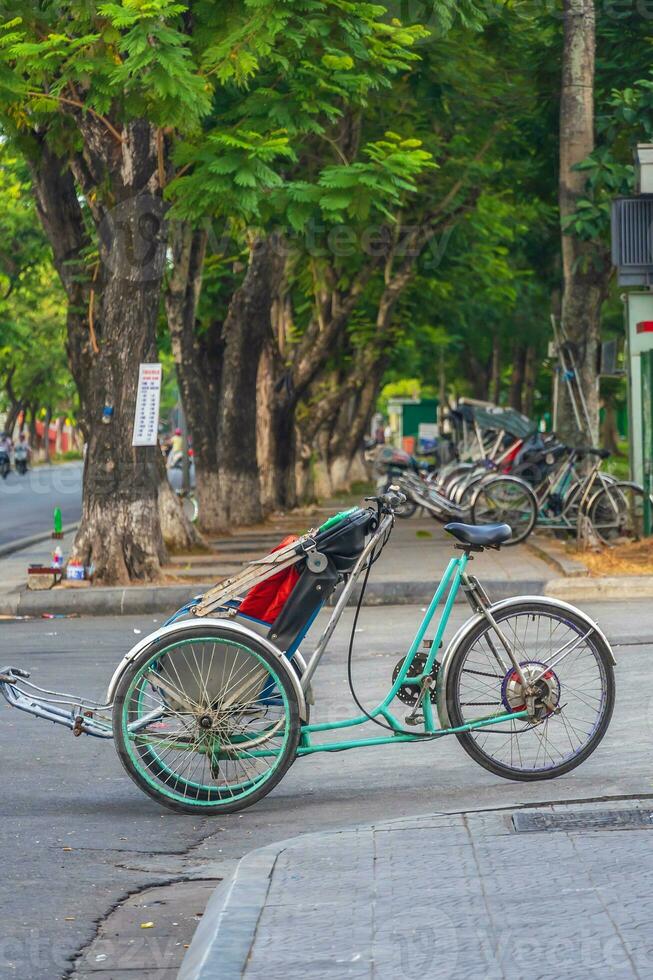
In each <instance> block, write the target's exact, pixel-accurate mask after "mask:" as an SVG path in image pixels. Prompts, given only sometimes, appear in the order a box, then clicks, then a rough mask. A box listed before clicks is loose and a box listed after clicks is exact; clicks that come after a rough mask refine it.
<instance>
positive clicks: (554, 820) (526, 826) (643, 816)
mask: <svg viewBox="0 0 653 980" xmlns="http://www.w3.org/2000/svg"><path fill="white" fill-rule="evenodd" d="M512 824H513V827H514V828H515V830H516V831H517V833H518V834H533V833H542V832H547V831H548V832H554V831H560V830H562V831H585V830H651V829H653V810H639V809H637V810H577V811H574V812H567V813H542V812H540V813H523V812H522V813H513V816H512Z"/></svg>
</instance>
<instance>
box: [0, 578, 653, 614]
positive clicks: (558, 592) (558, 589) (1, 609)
mask: <svg viewBox="0 0 653 980" xmlns="http://www.w3.org/2000/svg"><path fill="white" fill-rule="evenodd" d="M213 584H214V583H212V582H206V583H202V582H195V583H192V584H189V585H161V586H147V585H134V586H131V587H129V588H112V587H108V586H106V587H105V586H97V587H95V588H93V587H91V588H88V589H83V590H82V589H49V590H47V591H43V592H30V591H29V590H28V589H23V590H20V591H16V590H14V591H13V592H5V593H2V592H0V615H5V616H7V615H8V616H40V615H41V614H42V613H59V614H60V615H72V614H76V615H80V616H120V615H124V616H138V615H148V614H150V613H168V614H172V613H173V612H174V611H175V609H179V608H180V607H181V606H183V605H185V603H187V602H189V601H190V600H191V599H192V598H194V597H195V596H197V595H201V594H202V593H203V592H206V591H207V590H208V589H210V588H212V587H213ZM483 585H484V586H485V588H486V589H487V592H488V594H489V595H490V598H491V599H492V600H493V601H499V600H500V599H509V598H511V597H512V596H517V595H546V596H550V597H551V598H554V599H564V600H566V601H568V602H583V601H584V602H592V601H602V600H603V601H605V600H611V599H612V600H622V599H626V600H627V599H651V598H653V576H651V575H629V576H623V577H620V578H590V577H586V578H554V579H550V580H549V581H542V580H526V579H524V580H518V579H513V580H506V579H498V580H492V579H487V578H484V579H483ZM434 587H435V586H434V583H432V582H370V584H369V585H368V587H367V592H366V593H365V598H364V600H363V605H364V606H409V605H415V606H424V605H427V604H428V603H429V602H430V601H431V599H432V598H433V589H434ZM358 594H359V593H358V592H357V591H356V590H355V591H354V594H353V596H352V598H351V600H350V603H349V604H350V605H354V604H355V603H356V602H357V601H358ZM334 601H335V599H331V600H330V602H329V605H331V606H332V605H333V604H334ZM456 601H457V602H465V597H464V595H463V594H462V592H461V593H459V594H458V597H457V600H456Z"/></svg>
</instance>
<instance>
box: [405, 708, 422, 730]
mask: <svg viewBox="0 0 653 980" xmlns="http://www.w3.org/2000/svg"><path fill="white" fill-rule="evenodd" d="M404 721H405V722H406V724H407V725H412V726H413V728H416V727H417V726H418V725H423V724H424V714H423V712H421V711H420V712H418V714H415V712H414V711H413V712H411V714H409V715H406V717H405V718H404Z"/></svg>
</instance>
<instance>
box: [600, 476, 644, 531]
mask: <svg viewBox="0 0 653 980" xmlns="http://www.w3.org/2000/svg"><path fill="white" fill-rule="evenodd" d="M644 499H645V495H644V490H643V489H642V487H640V486H638V485H637V484H635V483H613V484H612V485H611V486H608V487H604V488H603V489H602V490H600V491H599V492H598V493H597V494H596V496H595V497H593V498H592V500H591V501H590V504H589V507H588V516H589V519H590V521H591V524H592V527H593V529H594V532H595V534H596V535H597V537H598V538H600V540H601V541H602V542H603V543H604V544H616V543H617V542H618V541H639V540H640V539H641V538H642V537H643V536H644Z"/></svg>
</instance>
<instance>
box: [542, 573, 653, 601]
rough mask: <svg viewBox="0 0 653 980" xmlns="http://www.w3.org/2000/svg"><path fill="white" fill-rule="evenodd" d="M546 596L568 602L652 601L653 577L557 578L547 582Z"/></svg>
mask: <svg viewBox="0 0 653 980" xmlns="http://www.w3.org/2000/svg"><path fill="white" fill-rule="evenodd" d="M544 593H545V595H548V596H551V597H552V598H554V599H565V600H566V601H568V602H582V601H583V600H584V601H586V602H588V601H592V600H602V599H603V600H605V599H624V600H628V599H652V598H653V575H622V576H619V578H608V577H606V578H589V577H588V578H556V579H552V580H551V581H550V582H547V583H546V585H545V587H544Z"/></svg>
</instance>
